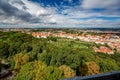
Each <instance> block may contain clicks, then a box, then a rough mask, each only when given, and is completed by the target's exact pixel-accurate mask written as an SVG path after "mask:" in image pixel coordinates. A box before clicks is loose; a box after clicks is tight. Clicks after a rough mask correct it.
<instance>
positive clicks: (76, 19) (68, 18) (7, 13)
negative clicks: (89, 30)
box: [0, 0, 120, 27]
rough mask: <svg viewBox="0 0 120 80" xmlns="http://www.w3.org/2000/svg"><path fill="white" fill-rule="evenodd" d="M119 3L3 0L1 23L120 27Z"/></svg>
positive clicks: (0, 3) (114, 0)
mask: <svg viewBox="0 0 120 80" xmlns="http://www.w3.org/2000/svg"><path fill="white" fill-rule="evenodd" d="M73 4H74V5H73ZM53 5H54V6H53ZM119 5H120V0H92V1H91V0H60V1H52V2H51V3H49V1H48V0H46V1H44V2H42V0H41V1H38V0H0V25H1V26H0V27H2V26H3V27H5V26H7V27H8V26H10V27H11V26H14V27H21V26H22V27H113V26H115V27H120V6H119Z"/></svg>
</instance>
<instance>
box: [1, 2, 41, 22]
mask: <svg viewBox="0 0 120 80" xmlns="http://www.w3.org/2000/svg"><path fill="white" fill-rule="evenodd" d="M18 3H19V2H18ZM2 11H3V12H2ZM0 15H4V16H7V17H11V16H14V17H16V18H18V19H21V20H23V21H26V22H30V23H39V22H40V19H39V18H37V17H35V16H33V15H31V14H30V13H28V12H25V11H22V10H19V9H17V8H16V7H14V6H12V5H10V4H9V3H8V1H7V0H0Z"/></svg>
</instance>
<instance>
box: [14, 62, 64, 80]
mask: <svg viewBox="0 0 120 80" xmlns="http://www.w3.org/2000/svg"><path fill="white" fill-rule="evenodd" d="M61 78H62V71H60V70H59V69H58V68H57V67H53V66H46V65H45V64H44V63H43V62H41V61H34V62H28V63H27V64H25V65H23V66H22V67H21V69H20V71H19V73H18V74H17V76H16V77H15V80H60V79H61Z"/></svg>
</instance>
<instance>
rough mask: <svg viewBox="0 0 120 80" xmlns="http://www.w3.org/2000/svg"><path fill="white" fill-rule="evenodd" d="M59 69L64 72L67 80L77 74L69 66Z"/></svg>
mask: <svg viewBox="0 0 120 80" xmlns="http://www.w3.org/2000/svg"><path fill="white" fill-rule="evenodd" d="M59 69H60V70H61V71H63V76H64V77H65V78H70V77H74V76H75V75H76V74H75V72H74V71H73V70H72V69H71V68H70V67H69V66H66V65H62V66H60V67H59Z"/></svg>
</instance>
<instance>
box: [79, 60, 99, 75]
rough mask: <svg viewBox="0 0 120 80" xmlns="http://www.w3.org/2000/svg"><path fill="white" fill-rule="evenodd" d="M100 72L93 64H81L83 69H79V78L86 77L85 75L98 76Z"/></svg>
mask: <svg viewBox="0 0 120 80" xmlns="http://www.w3.org/2000/svg"><path fill="white" fill-rule="evenodd" d="M99 70H100V67H99V66H98V65H97V64H96V63H95V62H94V61H91V62H85V63H84V64H83V67H80V68H79V72H80V74H79V75H80V76H86V75H94V74H98V73H99Z"/></svg>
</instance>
